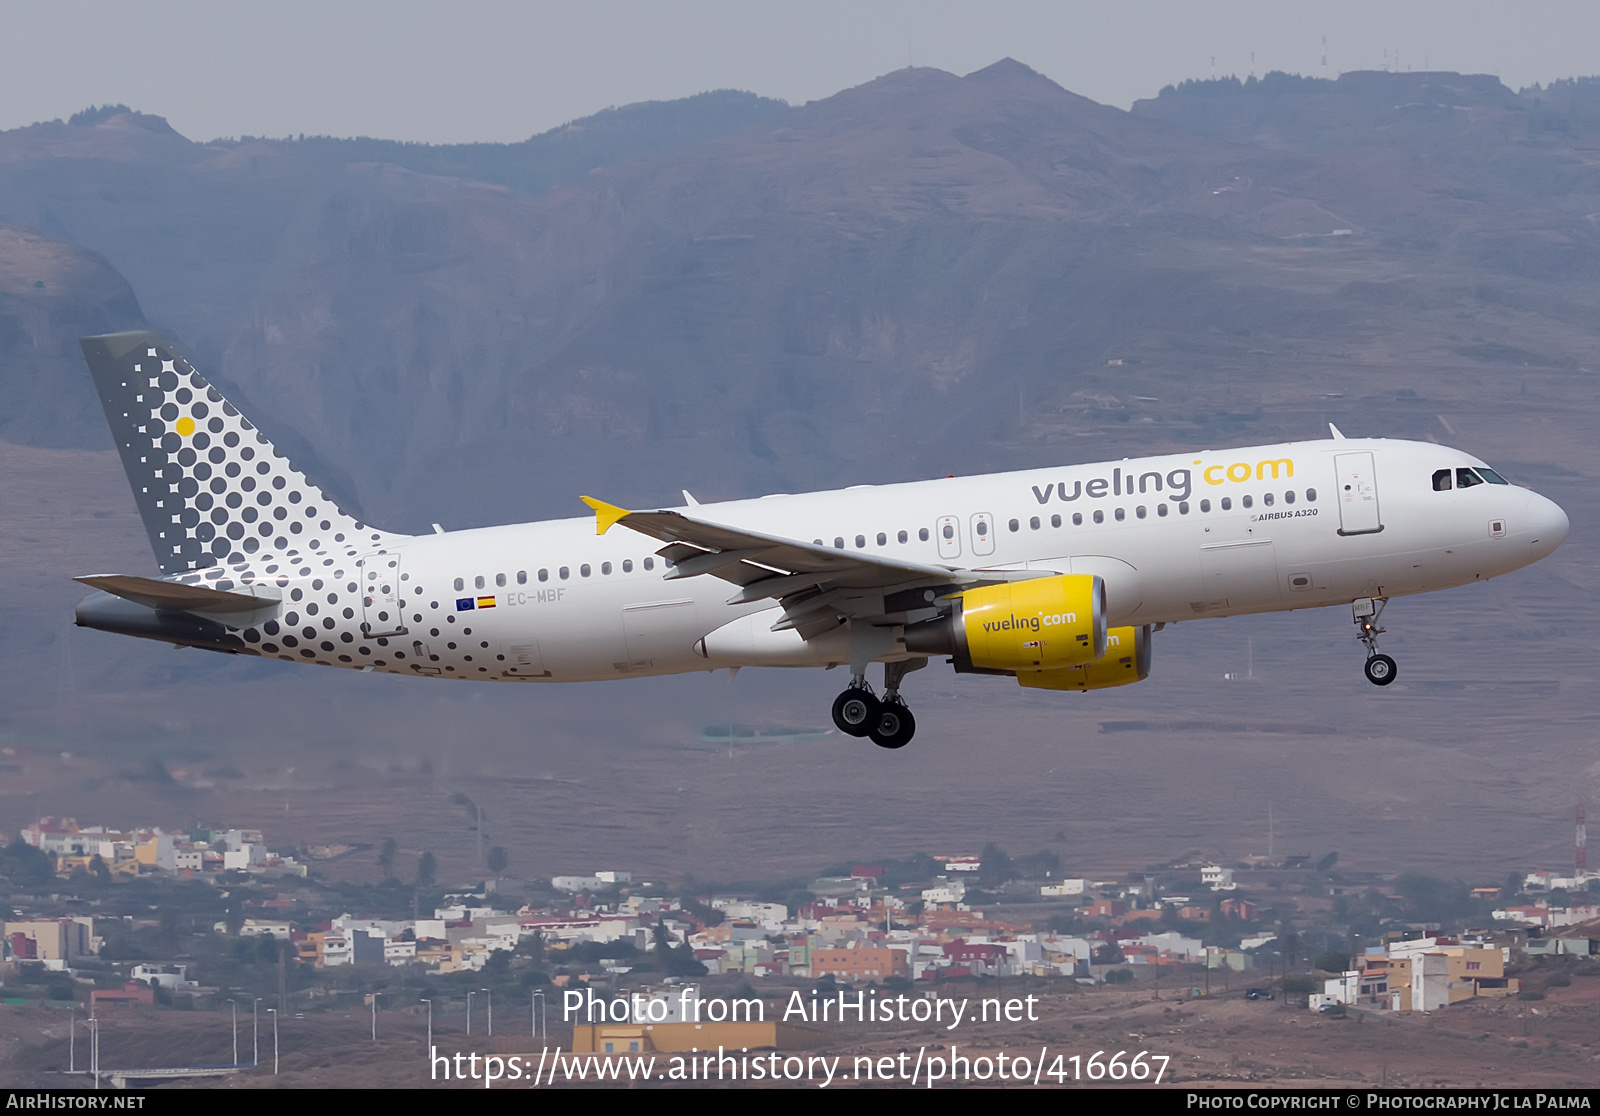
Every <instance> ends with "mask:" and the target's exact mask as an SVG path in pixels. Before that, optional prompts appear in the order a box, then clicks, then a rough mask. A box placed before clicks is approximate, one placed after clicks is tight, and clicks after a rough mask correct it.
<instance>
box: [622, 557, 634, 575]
mask: <svg viewBox="0 0 1600 1116" xmlns="http://www.w3.org/2000/svg"><path fill="white" fill-rule="evenodd" d="M622 572H623V573H632V572H633V559H632V558H624V559H623V560H622Z"/></svg>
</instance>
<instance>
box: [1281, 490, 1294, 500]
mask: <svg viewBox="0 0 1600 1116" xmlns="http://www.w3.org/2000/svg"><path fill="white" fill-rule="evenodd" d="M1283 502H1284V503H1285V504H1292V503H1294V489H1292V488H1291V489H1289V491H1287V492H1285V493H1284V494H1283Z"/></svg>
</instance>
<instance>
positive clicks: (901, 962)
mask: <svg viewBox="0 0 1600 1116" xmlns="http://www.w3.org/2000/svg"><path fill="white" fill-rule="evenodd" d="M824 974H831V975H832V976H834V977H835V978H837V979H839V980H846V981H855V980H882V979H883V978H884V977H890V976H910V975H911V966H910V964H909V962H908V961H907V960H906V951H905V950H903V949H890V948H888V947H887V946H862V945H859V944H857V943H855V942H851V943H850V945H849V946H847V947H846V948H844V949H813V950H812V951H811V975H812V976H813V977H819V976H823V975H824Z"/></svg>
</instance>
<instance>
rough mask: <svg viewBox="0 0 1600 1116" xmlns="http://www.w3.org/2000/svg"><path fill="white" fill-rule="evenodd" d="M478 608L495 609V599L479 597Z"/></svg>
mask: <svg viewBox="0 0 1600 1116" xmlns="http://www.w3.org/2000/svg"><path fill="white" fill-rule="evenodd" d="M478 607H479V608H493V607H494V598H493V597H479V598H478Z"/></svg>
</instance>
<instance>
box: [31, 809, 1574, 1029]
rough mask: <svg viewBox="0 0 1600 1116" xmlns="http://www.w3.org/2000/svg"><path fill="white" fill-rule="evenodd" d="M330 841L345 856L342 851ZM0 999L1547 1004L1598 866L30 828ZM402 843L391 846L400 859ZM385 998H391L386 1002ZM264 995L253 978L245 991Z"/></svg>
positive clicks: (195, 1003) (137, 1002)
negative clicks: (460, 865) (1360, 865)
mask: <svg viewBox="0 0 1600 1116" xmlns="http://www.w3.org/2000/svg"><path fill="white" fill-rule="evenodd" d="M336 851H337V850H336ZM3 855H4V861H3V866H4V872H5V875H6V876H7V877H8V878H9V879H10V881H11V894H10V898H9V904H10V913H9V914H8V916H7V918H6V920H5V928H4V958H3V962H0V983H3V988H0V996H3V997H4V998H5V1002H6V1003H7V1004H12V1005H19V1004H26V1003H28V1002H31V1001H38V1000H47V999H48V1000H58V1001H60V1000H66V1001H83V1002H85V1003H86V1005H87V1006H88V1007H89V1008H90V1009H92V1010H98V1009H99V1008H100V1007H101V1005H106V1006H112V1005H128V1006H133V1007H144V1008H160V1009H165V1008H174V1009H183V1008H191V1009H207V1008H215V1007H216V1006H217V1005H218V1004H219V1003H222V1002H224V1001H226V1000H229V999H234V1000H237V999H238V998H239V996H240V995H241V994H242V993H244V992H262V991H264V992H266V993H267V994H268V995H274V994H275V995H276V996H277V997H278V999H279V1002H280V1004H281V1005H282V1006H283V1007H284V1008H285V1009H287V1007H288V1006H289V1003H290V1001H293V1002H294V1003H296V1004H301V1005H304V1006H306V1007H310V1008H312V1009H315V1007H316V1005H317V1004H318V1003H319V1001H321V1002H328V1000H329V997H330V993H331V992H332V991H333V990H334V989H336V988H337V989H339V990H342V991H349V990H359V989H361V988H363V987H366V988H369V989H370V990H371V991H381V990H383V989H387V988H391V987H392V982H391V981H390V980H389V978H388V976H387V975H386V974H390V973H393V972H395V971H397V970H398V971H401V972H403V973H414V974H416V975H417V977H418V978H419V979H416V980H412V981H411V982H410V983H409V984H406V985H403V986H404V987H407V988H409V989H410V990H411V991H410V993H409V994H410V995H412V996H420V995H421V994H422V993H423V992H425V991H426V990H427V989H428V987H429V984H430V982H432V983H433V984H434V985H436V986H437V987H438V988H440V989H441V990H443V996H442V997H439V998H443V999H448V996H449V993H450V991H451V990H452V989H454V988H455V987H456V985H462V986H463V987H465V986H466V985H468V984H470V985H472V986H473V987H475V988H477V987H485V986H486V985H487V984H492V983H494V982H498V983H500V984H502V985H510V986H513V987H519V988H522V989H524V990H527V989H538V988H549V989H550V990H552V992H553V991H554V990H557V989H563V988H577V987H586V988H588V989H593V990H605V991H606V992H607V993H611V992H616V991H628V990H635V989H640V988H649V987H652V986H657V985H659V984H660V983H661V982H663V981H667V982H676V981H684V980H697V981H702V982H706V983H707V984H710V985H715V984H716V983H717V982H719V981H720V982H722V983H724V984H728V983H730V982H737V984H738V985H739V986H740V987H749V988H752V989H759V988H762V987H770V988H774V989H779V988H786V987H791V986H796V985H801V984H806V985H811V986H814V985H816V984H818V983H819V982H825V983H827V984H828V985H830V986H832V985H845V986H857V987H860V986H867V985H872V986H876V987H884V988H890V989H896V990H899V991H908V992H911V993H912V994H915V993H916V990H917V989H919V988H922V989H937V988H940V987H944V986H947V985H949V984H950V982H953V981H978V982H982V981H986V980H998V979H1006V978H1019V977H1020V978H1025V979H1030V980H1034V981H1039V982H1044V983H1046V984H1053V985H1055V986H1058V987H1062V988H1077V989H1082V988H1093V987H1096V986H1103V985H1110V986H1116V985H1127V984H1133V983H1135V982H1138V983H1149V984H1151V985H1154V986H1156V987H1159V986H1160V984H1161V982H1163V981H1165V982H1166V984H1167V986H1168V987H1169V988H1173V989H1182V990H1184V994H1186V995H1190V996H1193V997H1196V998H1204V997H1207V996H1216V995H1235V994H1238V995H1249V996H1251V997H1272V998H1275V999H1276V998H1280V997H1282V998H1286V999H1288V1000H1290V1001H1292V1002H1295V1003H1298V1004H1302V1005H1304V1006H1305V1007H1306V1008H1308V1009H1309V1010H1313V1011H1318V1012H1323V1013H1327V1012H1343V1011H1345V1010H1347V1009H1364V1010H1370V1011H1378V1012H1394V1013H1407V1012H1431V1011H1435V1010H1439V1009H1442V1008H1449V1007H1450V1006H1452V1005H1455V1004H1458V1003H1461V1002H1463V1001H1467V1000H1475V999H1496V998H1499V999H1505V998H1514V997H1522V998H1527V997H1530V996H1537V995H1540V994H1541V992H1540V986H1541V977H1540V965H1541V963H1542V962H1543V961H1544V960H1545V959H1548V958H1561V959H1564V960H1565V963H1567V964H1576V965H1581V966H1584V967H1585V970H1584V971H1587V969H1589V968H1595V967H1597V966H1600V959H1597V960H1590V958H1591V956H1592V955H1593V954H1595V953H1596V949H1597V947H1596V942H1597V940H1600V910H1597V908H1596V905H1595V902H1594V901H1593V900H1591V899H1590V898H1589V893H1590V887H1591V884H1592V883H1593V881H1594V880H1595V879H1597V878H1600V873H1591V872H1588V871H1587V870H1586V869H1577V870H1575V871H1574V872H1573V873H1570V874H1566V875H1561V874H1553V873H1551V872H1546V871H1540V872H1534V873H1531V874H1528V875H1525V876H1522V877H1520V878H1513V879H1509V880H1507V881H1505V882H1504V883H1503V884H1501V885H1499V886H1485V887H1478V888H1466V887H1452V886H1451V885H1447V884H1445V883H1443V881H1439V880H1434V879H1431V878H1429V877H1424V876H1417V875H1406V874H1401V875H1398V876H1394V877H1383V878H1378V877H1371V878H1368V877H1356V876H1350V875H1345V874H1341V873H1340V872H1339V871H1338V870H1337V857H1336V856H1331V855H1330V856H1328V857H1325V858H1323V860H1322V861H1320V862H1318V863H1317V864H1312V863H1311V860H1310V858H1309V857H1289V858H1280V859H1276V860H1269V859H1268V858H1252V859H1250V860H1247V861H1244V862H1240V863H1236V864H1231V865H1222V864H1217V863H1212V862H1183V863H1173V864H1169V865H1163V866H1160V867H1158V868H1152V869H1151V870H1149V871H1148V872H1145V873H1141V874H1139V875H1137V876H1132V877H1130V876H1126V875H1123V876H1117V877H1111V878H1100V877H1095V876H1093V875H1083V876H1072V875H1067V874H1064V873H1063V872H1062V871H1061V868H1060V863H1059V858H1058V856H1057V855H1056V854H1054V853H1039V854H1035V855H1033V856H1030V857H1023V858H1018V859H1015V860H1014V859H1012V858H1011V857H1009V856H1008V855H1007V854H1006V853H1005V852H1004V851H1003V850H1000V849H998V848H996V847H994V846H989V847H988V848H986V849H984V850H982V851H981V852H976V853H974V852H964V853H962V854H959V855H944V856H930V855H923V854H919V855H917V856H915V857H911V858H908V859H906V860H900V861H878V862H863V863H859V864H851V865H838V866H834V867H831V868H828V869H826V870H825V871H824V872H822V873H821V874H819V875H818V876H817V877H815V878H813V879H810V880H803V881H781V882H779V883H777V884H775V885H772V886H765V885H746V886H742V887H739V886H729V887H716V886H705V887H702V888H695V889H690V890H685V889H683V888H674V887H671V886H668V885H665V884H663V883H660V882H652V881H649V880H644V879H636V878H635V877H634V876H633V875H632V874H631V873H630V872H629V871H627V870H623V869H605V870H595V871H592V872H590V873H589V874H584V875H560V876H555V877H552V878H550V879H548V880H537V881H512V880H509V879H506V878H504V877H501V878H498V879H494V878H490V879H485V880H483V881H479V882H476V883H474V884H473V885H472V886H471V887H456V888H444V887H442V886H438V885H435V884H434V882H433V881H432V879H431V878H428V877H429V875H430V873H431V868H425V869H423V870H422V871H421V873H420V874H419V878H418V879H417V880H416V881H414V882H412V883H409V884H407V883H402V882H401V881H399V880H398V879H395V878H393V877H392V876H388V877H387V878H386V879H385V880H384V881H383V883H382V884H380V885H377V886H374V887H370V888H365V889H362V888H352V887H350V886H349V885H341V886H332V885H322V884H320V883H319V881H318V880H317V878H316V873H315V872H313V871H310V870H308V864H315V863H316V860H317V857H318V856H319V855H322V856H326V855H328V850H305V854H304V857H303V858H302V857H300V856H295V855H284V854H282V853H275V852H272V851H270V850H269V848H268V842H267V841H266V840H265V839H264V836H263V834H262V833H261V832H260V831H257V830H248V829H237V828H232V829H228V828H222V827H218V828H215V829H211V830H190V831H186V832H178V831H173V832H168V831H165V830H163V829H160V828H154V827H152V828H148V829H135V830H131V831H113V830H110V829H107V828H106V827H103V826H96V825H79V824H78V823H77V822H76V821H75V820H73V819H70V818H41V819H40V820H39V821H38V822H36V823H35V824H33V825H31V826H28V827H26V828H25V829H23V830H22V831H21V832H20V833H17V834H16V835H15V837H14V839H13V840H12V841H11V843H10V844H9V845H8V846H6V848H5V849H4V852H3ZM392 858H393V850H392V848H391V849H390V850H389V851H388V853H387V860H386V859H385V854H384V853H383V852H380V855H379V859H380V862H382V866H383V869H384V871H385V872H386V873H387V872H388V871H389V868H390V864H391V863H392ZM390 994H391V995H393V994H394V993H390ZM257 998H259V996H258V997H257Z"/></svg>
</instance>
